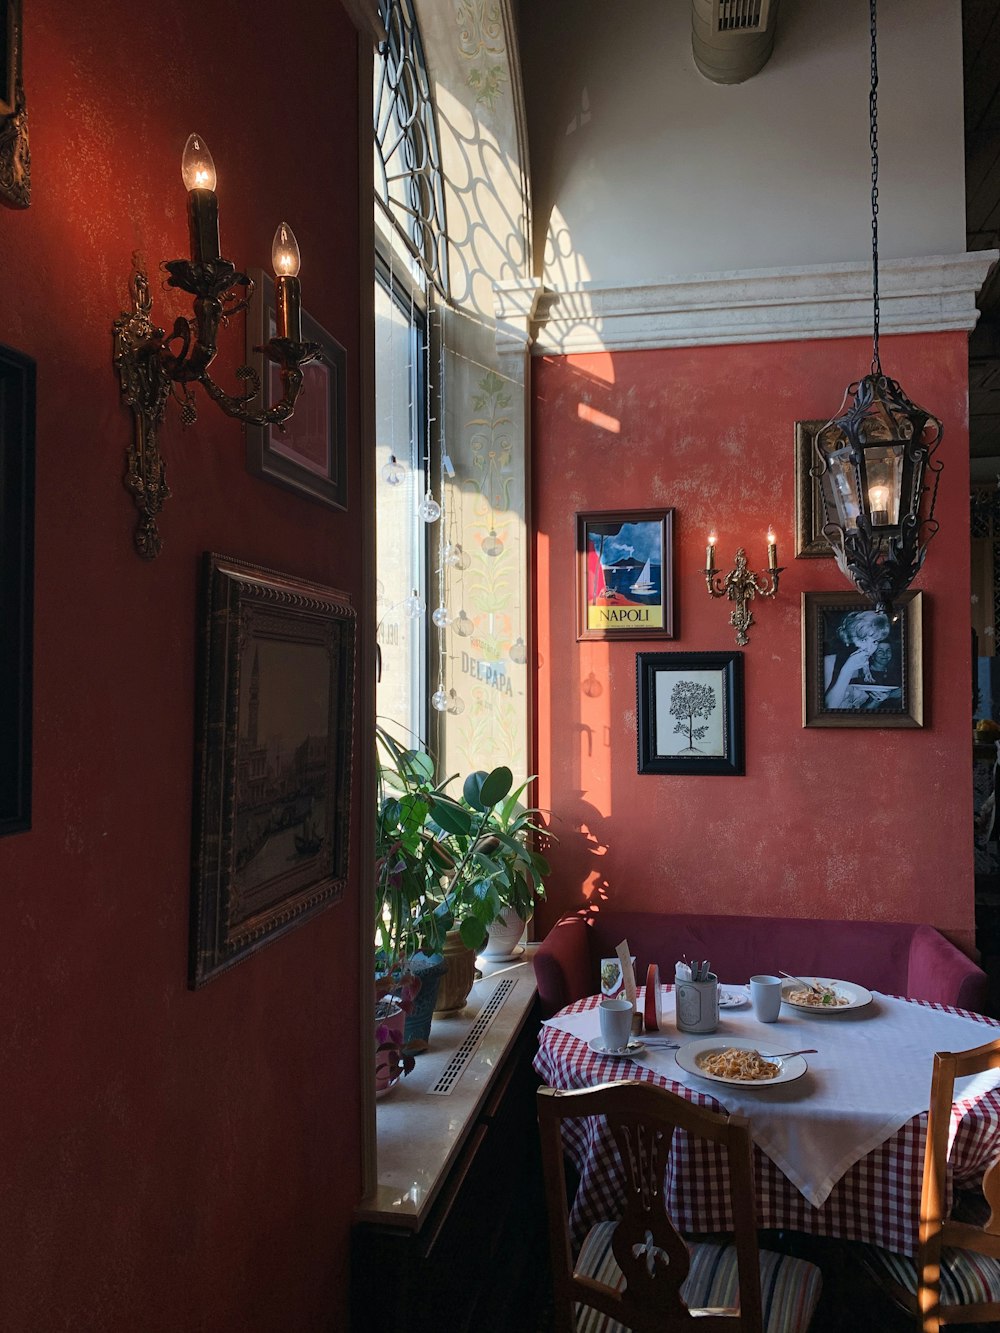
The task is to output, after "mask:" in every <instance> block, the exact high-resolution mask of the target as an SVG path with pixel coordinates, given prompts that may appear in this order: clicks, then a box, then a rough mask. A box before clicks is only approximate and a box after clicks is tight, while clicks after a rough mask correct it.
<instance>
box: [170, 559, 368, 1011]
mask: <svg viewBox="0 0 1000 1333" xmlns="http://www.w3.org/2000/svg"><path fill="white" fill-rule="evenodd" d="M201 596H202V614H201V655H200V667H199V682H198V684H199V704H198V714H197V718H198V722H197V735H196V765H197V767H196V774H195V806H194V838H193V849H194V850H193V875H192V894H191V952H190V971H189V984H190V985H191V987H192V988H197V987H198V986H201V985H202V984H203V983H204V982H206V981H208V980H210V979H211V978H212V977H214V976H217V975H218V974H219V973H220V972H222V971H225V970H226V969H227V968H229V967H231V966H232V965H233V964H234V963H237V962H240V961H241V960H242V959H244V958H245V957H246V956H247V955H248V954H250V953H253V952H255V951H256V950H257V949H259V948H260V947H261V946H263V945H264V944H267V943H270V942H271V941H272V940H274V939H276V938H277V937H278V936H279V935H282V934H284V933H285V932H287V931H289V930H291V929H292V928H293V927H295V926H298V925H301V924H302V922H304V921H306V920H307V919H308V918H309V917H311V916H314V915H315V914H316V913H317V912H319V911H321V910H322V909H323V908H325V907H328V906H330V904H332V903H334V902H337V901H338V900H339V899H340V898H341V897H342V896H343V891H344V885H345V882H346V878H347V870H348V831H349V823H350V805H351V785H352V756H353V720H354V662H355V638H356V629H355V622H356V618H355V613H354V609H353V608H352V606H351V604H350V600H349V598H348V597H347V595H346V594H345V593H342V592H337V591H336V590H335V589H333V588H327V587H324V586H322V585H320V584H316V583H310V582H307V581H306V580H304V579H298V578H293V577H292V576H290V575H288V574H280V573H277V572H275V571H274V570H269V569H264V568H261V567H260V566H258V565H252V564H249V563H248V562H246V561H242V560H234V559H231V558H229V557H227V556H222V555H217V554H214V553H208V554H206V555H205V557H204V561H203V569H202V589H201Z"/></svg>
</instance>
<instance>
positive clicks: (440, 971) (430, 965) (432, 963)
mask: <svg viewBox="0 0 1000 1333" xmlns="http://www.w3.org/2000/svg"><path fill="white" fill-rule="evenodd" d="M447 968H448V964H447V962H446V961H445V959H444V957H443V956H442V955H441V954H439V953H432V954H425V953H415V954H414V955H413V957H412V958H411V959H410V960H409V963H408V964H407V970H408V971H410V972H412V973H413V974H414V976H417V977H419V978H420V990H419V991H418V993H417V995H416V998H415V999H414V1001H413V1009H412V1010H411V1012H410V1013H409V1014H407V1016H406V1027H405V1028H404V1029H403V1040H404V1042H406V1043H407V1044H409V1043H410V1042H411V1041H419V1042H424V1043H426V1042H427V1039H428V1037H429V1036H430V1032H431V1017H432V1015H433V1013H434V1005H435V1003H436V1002H437V993H438V985H439V983H440V981H441V978H442V977H443V976H444V974H445V972H446V971H447Z"/></svg>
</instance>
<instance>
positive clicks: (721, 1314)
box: [538, 1081, 821, 1333]
mask: <svg viewBox="0 0 1000 1333" xmlns="http://www.w3.org/2000/svg"><path fill="white" fill-rule="evenodd" d="M592 1115H595V1116H596V1115H602V1116H605V1117H606V1118H607V1122H608V1125H609V1127H610V1130H611V1132H612V1134H613V1136H614V1141H615V1145H616V1147H617V1149H618V1155H619V1157H620V1160H621V1164H622V1170H623V1173H624V1184H625V1212H624V1215H623V1216H622V1218H621V1219H620V1220H619V1221H617V1222H601V1223H598V1225H597V1226H595V1227H593V1228H592V1229H591V1231H590V1232H589V1233H588V1235H587V1236H586V1238H585V1240H584V1242H583V1245H582V1247H581V1249H580V1254H579V1256H578V1257H577V1259H576V1261H575V1263H574V1259H573V1253H572V1246H571V1241H570V1231H569V1208H568V1200H567V1196H566V1181H565V1175H564V1171H563V1149H562V1137H561V1134H560V1125H561V1122H562V1121H563V1120H565V1119H567V1118H573V1119H578V1118H580V1117H583V1116H592ZM538 1123H539V1129H540V1132H541V1140H542V1165H543V1168H544V1174H545V1193H546V1203H547V1206H548V1215H549V1240H550V1249H551V1253H552V1276H553V1294H554V1302H555V1315H556V1323H555V1327H556V1333H622V1331H623V1330H627V1329H631V1330H632V1331H633V1333H654V1331H655V1333H673V1331H674V1330H678V1329H685V1330H688V1333H691V1331H692V1330H693V1329H697V1330H698V1333H744V1331H745V1333H779V1331H780V1333H793V1331H794V1333H799V1331H800V1330H805V1329H807V1328H808V1326H809V1320H810V1318H811V1317H812V1312H813V1310H814V1308H815V1306H816V1302H817V1301H818V1299H819V1293H820V1286H821V1279H820V1274H819V1270H818V1269H817V1268H815V1267H814V1266H813V1265H812V1264H809V1263H806V1262H805V1261H804V1260H801V1259H793V1258H791V1257H789V1256H787V1255H780V1254H772V1253H768V1252H758V1248H757V1219H756V1207H755V1203H754V1186H753V1159H752V1157H751V1151H750V1134H749V1130H748V1127H747V1121H746V1119H745V1117H743V1116H737V1115H732V1116H730V1115H725V1114H721V1113H718V1112H715V1111H710V1110H708V1109H707V1108H704V1107H700V1106H695V1105H693V1104H692V1103H691V1102H687V1101H685V1100H684V1098H683V1097H678V1096H677V1095H676V1094H674V1093H672V1092H669V1091H668V1090H667V1089H666V1088H661V1087H659V1086H657V1085H656V1084H652V1083H642V1082H636V1081H625V1082H616V1083H602V1084H598V1085H597V1086H596V1087H593V1088H582V1089H579V1090H576V1091H572V1092H561V1091H557V1090H556V1089H554V1088H539V1090H538ZM675 1129H682V1130H687V1131H688V1132H689V1133H691V1134H693V1135H696V1136H698V1137H701V1138H705V1139H710V1140H712V1141H713V1142H714V1143H717V1144H721V1145H722V1146H723V1147H724V1148H725V1149H726V1151H727V1160H728V1166H729V1181H730V1190H731V1195H732V1208H733V1218H734V1221H735V1244H733V1243H731V1242H728V1243H723V1244H708V1243H700V1244H692V1245H689V1244H687V1243H686V1242H685V1241H684V1240H683V1239H682V1237H681V1235H680V1233H679V1232H678V1231H677V1229H676V1228H675V1227H674V1225H673V1223H672V1222H671V1220H670V1218H669V1217H668V1215H667V1211H666V1207H665V1204H664V1199H663V1186H664V1175H665V1171H666V1165H667V1155H668V1153H669V1151H670V1141H671V1138H672V1136H673V1133H674V1130H675ZM762 1291H763V1292H764V1293H766V1295H765V1296H764V1297H763V1298H762ZM588 1307H589V1308H588Z"/></svg>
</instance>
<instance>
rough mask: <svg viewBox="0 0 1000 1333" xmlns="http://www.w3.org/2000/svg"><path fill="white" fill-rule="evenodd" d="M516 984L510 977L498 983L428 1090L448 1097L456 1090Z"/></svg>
mask: <svg viewBox="0 0 1000 1333" xmlns="http://www.w3.org/2000/svg"><path fill="white" fill-rule="evenodd" d="M516 985H517V982H516V981H512V980H511V979H510V978H509V977H507V978H505V979H504V980H503V981H500V982H498V983H497V987H496V990H494V992H493V994H492V995H491V996H490V997H489V999H488V1000H487V1001H486V1003H485V1004H484V1005H483V1007H482V1009H480V1011H479V1014H478V1015H477V1017H476V1021H475V1022H474V1023H473V1025H472V1027H471V1028H469V1031H468V1032H467V1033H466V1035H465V1037H464V1038H463V1040H462V1044H461V1046H459V1048H458V1050H457V1051H456V1052H455V1054H454V1055H453V1056H452V1057H451V1059H450V1060H449V1061H448V1063H447V1064H446V1065H445V1067H444V1069H442V1071H441V1074H440V1076H439V1077H438V1081H437V1082H436V1083H435V1084H434V1086H433V1088H428V1089H427V1091H428V1092H432V1093H436V1094H437V1096H439V1097H447V1096H448V1094H449V1093H450V1092H453V1091H454V1088H455V1084H456V1083H457V1082H458V1080H459V1079H460V1078H461V1077H462V1075H463V1073H464V1072H465V1069H466V1066H467V1065H468V1063H469V1061H470V1060H471V1059H472V1057H473V1056H474V1055H475V1053H476V1051H477V1050H478V1049H479V1043H480V1042H481V1041H482V1039H483V1038H484V1037H485V1036H486V1033H487V1032H488V1031H489V1026H490V1024H491V1023H492V1022H493V1020H494V1018H496V1016H497V1014H498V1013H499V1012H500V1010H501V1009H502V1008H503V1007H504V1003H505V1002H506V1000H507V996H508V995H510V993H511V992H512V991H513V989H514V987H515V986H516Z"/></svg>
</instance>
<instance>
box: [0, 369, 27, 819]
mask: <svg viewBox="0 0 1000 1333" xmlns="http://www.w3.org/2000/svg"><path fill="white" fill-rule="evenodd" d="M34 549H35V362H34V361H33V360H32V358H31V357H29V356H25V355H24V353H23V352H18V351H15V350H14V349H13V348H12V347H3V346H0V835H4V834H8V833H23V832H25V831H26V830H28V829H30V828H31V674H32V625H33V605H34Z"/></svg>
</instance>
